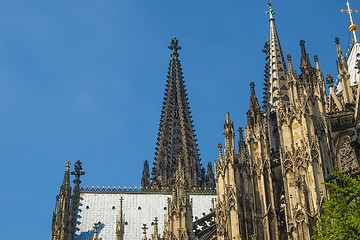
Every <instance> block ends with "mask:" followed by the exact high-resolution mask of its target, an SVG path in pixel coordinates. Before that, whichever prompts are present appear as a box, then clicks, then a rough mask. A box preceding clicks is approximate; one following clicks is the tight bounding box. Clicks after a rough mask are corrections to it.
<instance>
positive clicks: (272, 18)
mask: <svg viewBox="0 0 360 240" xmlns="http://www.w3.org/2000/svg"><path fill="white" fill-rule="evenodd" d="M268 6H269V11H267V12H266V14H268V15H269V16H270V20H275V18H274V15H275V14H276V12H274V11H273V9H272V7H271V6H272V2H271V1H270V2H269V3H268Z"/></svg>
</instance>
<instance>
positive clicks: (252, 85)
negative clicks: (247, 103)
mask: <svg viewBox="0 0 360 240" xmlns="http://www.w3.org/2000/svg"><path fill="white" fill-rule="evenodd" d="M250 88H251V96H255V83H254V82H251V83H250Z"/></svg>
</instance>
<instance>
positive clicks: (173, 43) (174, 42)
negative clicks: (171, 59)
mask: <svg viewBox="0 0 360 240" xmlns="http://www.w3.org/2000/svg"><path fill="white" fill-rule="evenodd" d="M178 42H179V40H177V39H176V37H173V38H172V39H171V46H169V47H168V48H169V49H171V50H172V52H173V54H174V53H177V51H178V50H181V47H180V46H179V45H178Z"/></svg>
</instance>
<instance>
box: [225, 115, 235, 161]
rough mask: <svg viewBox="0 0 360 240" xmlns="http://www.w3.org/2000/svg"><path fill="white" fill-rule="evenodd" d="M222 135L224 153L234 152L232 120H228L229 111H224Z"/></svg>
mask: <svg viewBox="0 0 360 240" xmlns="http://www.w3.org/2000/svg"><path fill="white" fill-rule="evenodd" d="M224 137H225V155H228V154H233V153H235V144H234V137H235V131H234V122H232V121H231V120H230V114H229V112H227V113H226V120H225V123H224Z"/></svg>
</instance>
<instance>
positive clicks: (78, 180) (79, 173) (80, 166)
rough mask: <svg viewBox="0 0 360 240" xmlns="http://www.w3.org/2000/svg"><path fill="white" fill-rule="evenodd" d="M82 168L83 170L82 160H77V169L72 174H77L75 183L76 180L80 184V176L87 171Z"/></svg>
mask: <svg viewBox="0 0 360 240" xmlns="http://www.w3.org/2000/svg"><path fill="white" fill-rule="evenodd" d="M81 170H82V162H80V160H77V161H76V163H75V171H73V172H71V175H75V180H74V183H76V182H78V184H80V183H81V181H80V176H81V175H84V174H85V172H83V171H81Z"/></svg>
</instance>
